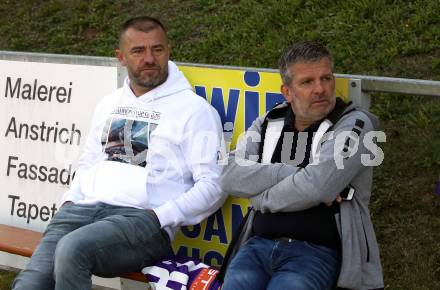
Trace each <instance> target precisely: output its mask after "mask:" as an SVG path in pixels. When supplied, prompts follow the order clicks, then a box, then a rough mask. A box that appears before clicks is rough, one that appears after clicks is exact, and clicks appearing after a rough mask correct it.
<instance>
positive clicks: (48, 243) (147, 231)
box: [13, 16, 225, 290]
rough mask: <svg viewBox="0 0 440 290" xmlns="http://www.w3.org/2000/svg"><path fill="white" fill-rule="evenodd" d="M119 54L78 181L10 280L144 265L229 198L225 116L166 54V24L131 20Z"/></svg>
mask: <svg viewBox="0 0 440 290" xmlns="http://www.w3.org/2000/svg"><path fill="white" fill-rule="evenodd" d="M116 56H117V58H118V60H119V61H120V63H121V64H122V65H123V66H126V67H127V71H128V78H127V79H126V80H125V82H124V85H123V87H122V88H119V89H118V90H116V91H115V92H113V93H111V94H110V95H108V96H106V97H104V98H103V100H102V101H101V102H100V103H99V104H98V106H97V108H96V110H95V114H94V117H93V120H92V126H91V131H90V133H89V136H88V138H87V141H86V144H85V147H84V152H83V154H82V155H81V158H80V160H79V163H78V169H77V171H76V176H75V179H74V181H73V183H72V186H71V188H70V189H69V190H68V191H67V192H66V193H65V194H64V195H63V197H62V200H61V202H60V203H61V204H62V206H61V208H60V210H59V211H58V212H57V214H56V215H55V216H54V217H53V219H52V220H51V222H50V224H49V225H48V227H47V229H46V231H45V233H44V236H43V238H42V240H41V242H40V244H39V246H38V247H37V249H36V251H35V252H34V254H33V256H32V258H31V260H30V262H29V263H28V265H27V267H26V269H24V270H23V271H22V272H21V273H20V274H19V275H18V277H17V278H16V280H15V281H14V284H13V289H24V290H31V289H32V290H34V289H41V290H50V289H58V290H71V289H79V290H85V289H91V286H92V282H91V276H92V274H95V275H98V276H102V277H114V276H117V275H119V274H121V273H126V272H132V271H139V270H141V269H142V268H143V267H145V266H149V265H152V264H154V263H155V262H156V261H158V260H159V259H161V258H163V257H165V256H167V255H169V254H171V252H172V250H171V245H170V241H171V240H172V239H173V237H174V235H175V233H176V231H177V230H178V229H179V227H180V226H182V225H193V224H196V223H199V222H200V221H201V220H203V219H204V218H206V217H207V216H208V215H210V214H211V213H213V212H214V211H215V210H217V209H218V208H219V207H220V205H221V204H222V203H223V201H224V198H225V196H224V194H223V193H222V192H221V190H220V186H219V183H218V179H219V176H220V172H221V170H220V168H219V166H218V164H217V158H218V152H221V151H222V150H223V149H222V147H221V146H222V145H221V144H222V143H221V125H220V119H219V117H218V115H217V113H216V112H215V110H214V109H213V108H212V107H211V106H210V105H209V104H208V103H207V102H206V101H205V100H204V99H203V98H201V97H199V96H197V95H196V94H195V93H194V92H193V91H192V90H191V87H190V84H189V83H188V81H187V80H186V78H185V77H184V76H183V74H182V73H181V72H180V71H179V69H178V68H177V66H176V65H175V64H174V63H173V62H171V61H169V56H170V45H169V43H168V39H167V35H166V32H165V28H164V27H163V25H162V24H161V23H160V22H159V20H157V19H155V18H151V17H147V16H141V17H136V18H133V19H130V20H128V21H127V22H125V23H124V25H123V26H122V29H121V33H120V40H119V49H117V50H116Z"/></svg>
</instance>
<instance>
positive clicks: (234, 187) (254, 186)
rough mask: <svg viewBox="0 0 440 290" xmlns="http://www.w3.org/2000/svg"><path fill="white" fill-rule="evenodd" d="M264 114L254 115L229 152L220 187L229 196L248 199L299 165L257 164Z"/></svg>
mask: <svg viewBox="0 0 440 290" xmlns="http://www.w3.org/2000/svg"><path fill="white" fill-rule="evenodd" d="M263 120H264V117H260V118H257V119H256V120H255V121H254V122H253V123H252V126H251V127H249V129H248V130H247V132H246V134H245V135H244V136H243V137H242V138H240V140H239V142H238V144H237V147H236V149H235V150H234V151H232V152H231V153H230V154H229V157H228V163H227V165H226V166H224V169H223V172H222V175H221V179H220V180H221V186H222V189H223V190H224V191H226V192H228V193H229V194H231V195H232V196H236V197H244V198H250V197H252V196H255V195H257V194H260V193H261V192H263V191H265V190H267V189H269V188H271V187H272V186H275V185H276V184H277V183H278V182H280V181H282V180H283V179H284V178H286V177H287V176H289V175H291V174H294V173H296V172H297V171H298V170H299V168H298V167H295V166H291V165H288V164H283V163H273V164H262V163H258V153H259V152H258V151H259V147H260V142H261V126H262V123H263Z"/></svg>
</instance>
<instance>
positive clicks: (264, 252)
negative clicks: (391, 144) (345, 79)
mask: <svg viewBox="0 0 440 290" xmlns="http://www.w3.org/2000/svg"><path fill="white" fill-rule="evenodd" d="M279 68H280V74H281V79H282V85H281V93H282V94H283V96H284V98H285V99H286V101H287V102H286V103H283V104H281V105H278V106H276V107H275V108H274V109H272V110H271V111H269V112H268V113H267V114H266V115H265V116H264V117H261V118H258V119H257V120H255V121H254V123H253V124H252V126H251V127H250V128H249V130H248V132H247V134H246V138H245V139H244V140H243V141H242V142H240V143H239V145H237V150H236V151H235V152H233V153H232V154H231V155H230V156H229V160H228V161H229V162H228V165H227V166H226V168H225V169H224V171H223V174H222V178H221V185H222V188H223V189H224V190H225V191H227V192H229V193H231V194H232V195H234V196H239V197H248V198H250V201H251V204H252V206H253V210H252V211H251V212H250V213H249V215H248V218H247V222H246V223H245V224H243V227H242V231H241V234H240V236H239V237H238V238H237V237H236V238H235V239H236V241H237V242H235V243H233V245H232V246H231V247H230V250H228V252H229V254H228V255H227V256H230V255H233V254H234V253H235V252H236V254H235V256H234V257H233V258H232V260H231V262H230V264H229V265H228V261H225V262H224V265H223V266H224V267H223V269H225V268H226V266H227V265H228V267H227V268H226V275H225V278H224V281H225V283H224V285H223V288H222V289H224V290H247V289H252V290H264V289H274V290H275V289H304V290H305V289H313V290H317V289H334V287H335V286H338V287H342V288H348V289H375V288H382V287H383V281H382V272H381V265H380V258H379V249H378V246H377V242H376V237H375V234H374V230H373V225H372V223H371V219H370V213H369V210H368V202H369V200H370V196H371V185H372V172H373V170H372V167H371V166H366V165H364V163H365V162H363V159H365V157H368V158H370V155H371V154H372V153H373V152H372V151H370V149H369V148H372V147H373V146H368V148H367V146H366V143H367V142H366V140H368V136H371V134H370V133H373V132H372V131H373V130H375V128H377V119H376V117H375V116H373V115H372V114H370V113H369V112H367V111H364V110H361V109H360V108H357V107H355V106H354V105H352V104H350V103H348V104H347V103H345V102H344V101H343V100H341V99H339V98H336V97H335V77H334V75H333V64H332V58H331V55H330V53H329V51H328V50H327V49H326V48H325V47H324V46H322V45H320V44H318V43H313V42H304V43H295V44H293V45H291V46H290V47H288V48H287V49H286V50H285V51H284V53H283V54H282V56H281V57H280V60H279ZM367 134H368V136H366V135H367ZM370 145H372V144H370ZM373 154H374V153H373ZM342 199H343V200H342ZM335 200H336V201H335ZM334 201H335V202H334ZM239 246H240V247H239ZM225 260H227V258H225Z"/></svg>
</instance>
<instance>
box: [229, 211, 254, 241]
mask: <svg viewBox="0 0 440 290" xmlns="http://www.w3.org/2000/svg"><path fill="white" fill-rule="evenodd" d="M250 209H251V207H250V206H249V207H248V211H249V210H250ZM231 212H232V234H235V233H236V232H237V229H238V227H239V226H240V223H241V221H242V220H243V218H244V215H243V212H242V211H241V206H240V205H238V204H233V205H232V209H231Z"/></svg>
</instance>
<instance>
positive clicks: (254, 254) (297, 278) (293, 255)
mask: <svg viewBox="0 0 440 290" xmlns="http://www.w3.org/2000/svg"><path fill="white" fill-rule="evenodd" d="M339 267H340V257H339V253H338V252H337V251H336V250H333V249H331V248H328V247H324V246H319V245H316V244H312V243H309V242H304V241H297V240H293V241H291V242H289V241H278V240H268V239H264V238H261V237H258V236H255V237H252V238H251V239H250V240H248V241H247V242H246V243H245V244H244V245H243V246H241V247H240V250H239V251H238V253H237V254H236V256H235V257H234V258H233V259H232V261H231V264H230V265H229V267H228V269H227V271H226V275H225V279H224V281H225V282H224V285H223V288H222V290H240V289H242V290H260V289H261V290H264V289H271V290H279V289H295V290H303V289H304V290H306V289H307V290H318V289H333V288H334V287H335V284H336V280H337V278H338V275H339Z"/></svg>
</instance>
